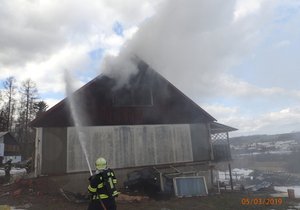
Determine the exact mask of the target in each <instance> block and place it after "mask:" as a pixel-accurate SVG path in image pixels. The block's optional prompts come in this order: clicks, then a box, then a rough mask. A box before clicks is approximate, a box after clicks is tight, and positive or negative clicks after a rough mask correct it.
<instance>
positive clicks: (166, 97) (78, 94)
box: [30, 61, 216, 127]
mask: <svg viewBox="0 0 300 210" xmlns="http://www.w3.org/2000/svg"><path fill="white" fill-rule="evenodd" d="M137 66H138V73H137V74H135V75H132V76H131V77H130V80H129V82H128V84H127V85H124V86H122V87H121V88H116V85H117V83H116V81H115V80H114V79H113V78H110V77H108V76H105V75H100V76H98V77H96V78H95V79H93V80H92V81H90V82H89V83H87V84H86V85H85V86H83V87H81V88H80V89H78V90H77V91H75V92H74V93H73V96H72V97H74V98H76V101H78V107H79V108H80V113H83V115H84V116H86V117H85V119H86V120H85V121H84V122H82V123H81V124H82V125H83V126H100V125H145V124H192V123H202V122H213V121H216V119H215V118H213V117H212V116H211V115H210V114H208V113H207V112H206V111H205V110H203V109H202V108H201V107H200V106H198V105H197V104H196V103H195V102H193V101H192V100H191V99H190V98H188V97H187V96H186V95H184V94H183V93H182V92H181V91H180V90H178V89H177V88H176V87H175V86H174V85H173V84H171V83H170V82H169V81H168V80H166V79H165V78H164V77H163V76H161V75H160V74H159V73H157V72H156V71H154V70H153V69H151V68H150V67H149V66H148V65H147V64H146V63H145V62H143V61H139V62H138V64H137ZM67 99H68V98H65V99H63V100H62V101H60V102H59V103H58V104H56V105H55V106H53V107H52V108H51V109H49V110H48V111H47V112H45V113H43V114H42V115H41V116H40V117H38V118H36V119H35V120H33V121H32V122H31V123H30V125H31V126H33V127H67V126H74V123H73V120H72V118H71V114H70V110H69V106H68V100H67Z"/></svg>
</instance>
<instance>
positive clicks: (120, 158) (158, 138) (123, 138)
mask: <svg viewBox="0 0 300 210" xmlns="http://www.w3.org/2000/svg"><path fill="white" fill-rule="evenodd" d="M206 128H207V127H206V125H205V124H193V125H189V124H176V125H137V126H90V127H83V128H82V129H81V130H80V136H82V137H83V139H84V141H83V145H84V147H85V148H86V150H87V154H88V159H89V162H90V164H91V167H92V168H94V162H95V160H96V158H98V157H99V156H103V157H105V158H106V159H107V161H108V162H109V164H110V167H111V168H127V167H139V166H147V165H161V164H169V163H170V164H171V163H172V164H173V163H181V162H193V161H207V160H210V156H209V154H210V150H209V148H210V144H209V139H208V130H207V129H206ZM41 159H42V174H62V173H72V172H81V171H88V166H87V162H86V159H85V156H84V153H83V150H82V148H81V146H80V143H79V141H78V134H77V132H76V130H75V128H74V127H68V128H43V133H42V153H41Z"/></svg>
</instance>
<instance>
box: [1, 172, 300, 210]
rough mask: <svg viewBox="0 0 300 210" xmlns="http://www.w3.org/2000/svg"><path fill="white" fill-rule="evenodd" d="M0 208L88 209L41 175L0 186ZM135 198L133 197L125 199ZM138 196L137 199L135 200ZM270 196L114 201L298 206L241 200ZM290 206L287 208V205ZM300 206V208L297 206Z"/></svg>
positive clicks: (139, 205) (195, 206)
mask: <svg viewBox="0 0 300 210" xmlns="http://www.w3.org/2000/svg"><path fill="white" fill-rule="evenodd" d="M0 187H1V188H0V210H4V209H5V210H6V209H9V208H5V206H4V205H8V206H12V207H15V208H16V209H28V210H79V209H87V206H88V202H87V201H86V202H83V203H75V202H71V201H68V200H67V199H66V198H65V197H64V196H63V195H62V193H61V192H60V191H59V187H58V186H57V185H56V183H53V182H50V181H49V180H47V179H45V178H43V179H39V178H35V179H22V180H19V181H17V182H16V183H14V184H10V185H6V186H3V185H2V186H0ZM128 198H134V199H128ZM135 198H140V199H135ZM245 198H247V199H258V198H270V196H269V195H268V193H260V194H257V193H256V194H249V193H245V192H243V193H241V192H227V193H221V194H214V195H209V196H205V197H193V198H175V197H173V198H169V199H165V200H159V201H158V200H153V199H150V198H145V197H128V196H126V195H124V194H122V195H120V196H119V198H118V200H117V206H118V210H133V209H134V210H139V209H141V210H200V209H204V210H235V209H269V210H270V209H276V210H279V209H297V208H294V207H291V206H295V205H298V206H300V200H290V199H287V198H283V200H282V204H280V205H279V204H277V205H262V204H256V205H254V204H249V205H247V204H244V205H243V204H242V200H243V199H245ZM289 206H290V207H289ZM299 209H300V207H299Z"/></svg>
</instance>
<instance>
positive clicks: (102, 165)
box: [95, 157, 107, 170]
mask: <svg viewBox="0 0 300 210" xmlns="http://www.w3.org/2000/svg"><path fill="white" fill-rule="evenodd" d="M95 165H96V169H97V170H103V169H106V166H107V163H106V160H105V159H104V158H103V157H100V158H98V159H97V160H96V162H95Z"/></svg>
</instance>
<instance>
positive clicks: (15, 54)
mask: <svg viewBox="0 0 300 210" xmlns="http://www.w3.org/2000/svg"><path fill="white" fill-rule="evenodd" d="M299 26H300V1H298V0H285V1H280V0H272V1H271V0H227V1H224V0H209V1H207V0H185V1H184V0H177V1H176V0H172V1H167V0H151V1H150V0H101V1H100V0H86V1H84V2H83V1H76V0H60V1H58V0H57V1H55V0H40V1H39V0H2V1H1V6H0V80H1V81H3V80H4V79H5V78H7V77H8V76H15V77H16V79H17V80H18V81H22V80H24V79H27V78H31V79H32V80H34V81H35V82H36V83H37V87H38V90H39V93H40V96H41V98H42V99H44V100H45V101H46V102H47V103H48V104H49V105H54V104H55V103H57V102H58V101H59V100H61V99H62V98H63V97H64V96H65V93H64V92H65V91H64V90H65V85H64V82H63V73H64V70H65V69H68V70H69V71H70V72H73V74H74V75H76V78H77V80H78V82H77V84H78V86H80V85H82V84H85V83H86V82H88V81H89V80H91V79H92V78H94V77H95V76H97V75H98V74H100V73H101V72H103V71H104V65H103V63H107V62H104V61H107V60H114V59H115V60H117V59H118V57H117V56H118V55H119V54H121V55H123V54H127V53H128V52H131V53H134V54H137V55H138V56H140V57H141V58H142V59H144V60H145V61H146V62H148V63H149V64H150V65H151V66H152V67H153V68H154V69H155V70H157V71H158V72H160V73H161V74H162V75H164V76H165V77H166V78H167V79H168V80H169V81H171V82H172V83H174V84H175V85H176V86H177V87H178V88H179V89H180V90H181V91H182V92H184V93H185V94H186V95H187V96H189V97H191V98H192V99H193V100H194V101H195V102H197V103H198V104H199V105H200V106H201V107H202V108H204V109H205V110H206V111H207V112H209V113H210V114H211V115H212V116H214V117H215V118H216V119H217V120H218V122H220V123H224V124H227V125H229V126H233V127H236V128H238V129H239V131H237V132H234V133H232V134H231V135H232V136H238V135H249V134H274V133H283V132H292V131H300V104H299V102H300V83H299V81H298V80H299V78H300V59H299V55H300V27H299ZM109 58H110V59H109ZM111 58H112V59H111ZM119 60H120V59H119ZM121 60H122V59H121ZM0 87H1V86H0ZM1 88H2V87H1Z"/></svg>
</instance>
